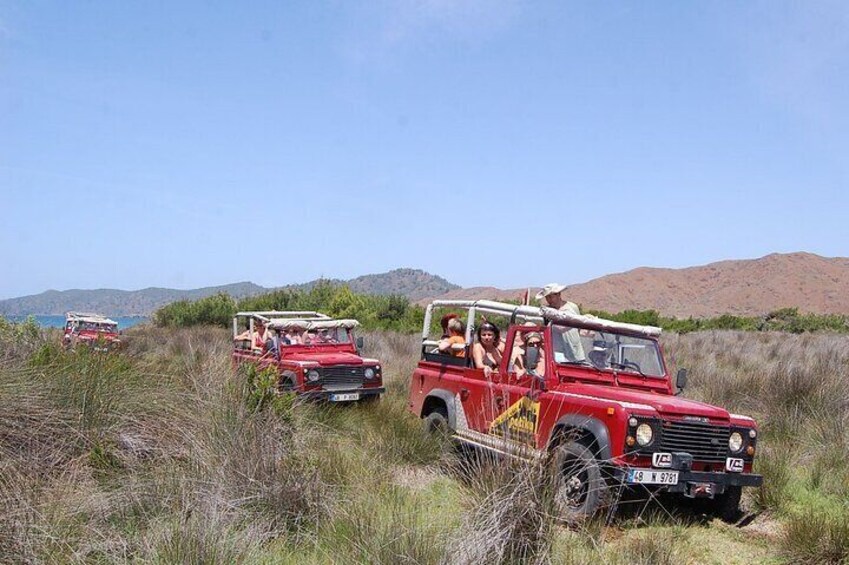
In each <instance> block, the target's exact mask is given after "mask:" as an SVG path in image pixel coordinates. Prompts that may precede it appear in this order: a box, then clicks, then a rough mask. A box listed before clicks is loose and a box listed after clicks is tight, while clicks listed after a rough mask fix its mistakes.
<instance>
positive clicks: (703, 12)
mask: <svg viewBox="0 0 849 565" xmlns="http://www.w3.org/2000/svg"><path fill="white" fill-rule="evenodd" d="M846 29H849V4H847V3H845V2H839V1H834V2H765V1H764V2H747V3H740V2H710V3H707V2H705V3H696V2H665V3H664V2H653V3H642V2H639V3H638V2H633V3H619V2H574V3H572V2H569V3H567V2H531V1H524V2H518V1H510V0H472V1H466V2H460V1H454V2H452V1H449V0H418V1H398V2H388V1H373V2H364V3H357V2H347V1H341V0H340V1H330V2H317V1H307V2H267V3H265V2H253V3H235V2H216V1H206V2H178V3H170V2H94V1H92V2H84V3H83V2H58V1H57V2H44V1H32V2H9V1H5V0H0V221H2V224H0V264H2V275H0V298H9V297H14V296H20V295H25V294H35V293H38V292H41V291H43V290H46V289H49V288H52V289H59V290H64V289H68V288H122V289H137V288H143V287H147V286H165V287H176V288H195V287H200V286H209V285H216V284H226V283H229V282H235V281H240V280H251V281H254V282H256V283H259V284H262V285H266V286H272V285H280V284H287V283H293V282H303V281H307V280H311V279H314V278H316V277H319V276H326V277H340V278H350V277H355V276H358V275H362V274H367V273H374V272H382V271H386V270H389V269H392V268H396V267H415V268H423V269H425V270H428V271H430V272H432V273H436V274H439V275H442V276H444V277H446V278H448V279H449V280H451V281H453V282H456V283H458V284H461V285H463V286H476V285H494V286H500V287H521V286H525V285H542V284H544V283H547V282H549V281H552V280H558V281H561V282H563V283H567V284H569V283H578V282H583V281H586V280H589V279H591V278H594V277H597V276H601V275H604V274H608V273H612V272H620V271H625V270H628V269H631V268H634V267H638V266H658V267H685V266H691V265H698V264H704V263H708V262H711V261H716V260H723V259H740V258H752V257H759V256H762V255H765V254H768V253H771V252H790V251H810V252H814V253H818V254H821V255H826V256H846V255H849V249H847V246H849V227H847V226H849V224H847V217H848V216H849V213H848V212H847V208H849V190H847V188H848V187H847V180H849V159H847V157H849V34H847V33H845V30H846Z"/></svg>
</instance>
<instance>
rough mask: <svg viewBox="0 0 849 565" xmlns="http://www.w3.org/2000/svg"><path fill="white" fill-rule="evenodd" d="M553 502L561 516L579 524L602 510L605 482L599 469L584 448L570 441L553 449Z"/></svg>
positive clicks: (605, 488)
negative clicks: (555, 503) (554, 501)
mask: <svg viewBox="0 0 849 565" xmlns="http://www.w3.org/2000/svg"><path fill="white" fill-rule="evenodd" d="M552 463H553V466H554V473H555V476H554V480H555V485H554V486H555V489H556V492H555V500H556V502H557V506H558V508H559V510H560V515H561V517H562V518H563V519H564V520H565V521H567V522H578V521H581V520H583V519H584V518H587V517H589V516H592V515H593V514H595V512H596V511H597V510H598V509H599V508H600V507H601V504H602V501H603V500H604V499H605V495H606V492H607V483H605V481H604V478H603V477H602V475H601V466H600V465H599V462H598V460H597V459H596V458H595V457H594V456H593V454H592V452H591V451H590V450H589V449H588V448H587V447H586V446H584V445H582V444H580V443H578V442H575V441H570V442H567V443H564V444H561V445H558V446H557V447H556V448H555V449H554V453H553V459H552Z"/></svg>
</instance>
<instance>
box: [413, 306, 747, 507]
mask: <svg viewBox="0 0 849 565" xmlns="http://www.w3.org/2000/svg"><path fill="white" fill-rule="evenodd" d="M435 309H441V311H442V312H444V311H445V310H446V309H447V310H450V311H453V312H454V313H461V315H460V318H461V319H465V320H466V328H465V351H463V350H462V344H457V345H455V346H454V351H453V352H452V351H451V349H446V348H444V347H443V349H444V350H445V353H442V352H440V351H439V347H438V345H439V343H440V342H439V341H437V340H434V339H431V338H430V337H429V330H430V326H431V320H432V319H433V315H434V310H435ZM482 315H483V316H486V317H487V318H488V320H489V321H491V322H492V321H493V320H494V319H501V320H503V324H502V325H501V329H502V330H504V329H505V328H506V336H505V337H506V341H505V346H504V352H503V356H502V359H501V362H500V365H498V366H497V367H495V368H493V369H492V370H487V371H486V373H485V371H484V369H478V368H474V364H473V363H472V360H471V350H472V346H473V341H474V339H475V323H476V318H477V317H478V316H482ZM495 323H496V326H497V325H498V322H497V321H496V322H495ZM660 331H661V330H660V328H655V327H648V326H638V325H634V324H623V323H617V322H611V321H607V320H602V319H599V318H594V317H592V316H582V315H575V314H571V313H566V312H563V311H558V310H554V309H552V308H538V307H531V306H516V305H513V304H503V303H499V302H490V301H483V300H480V301H474V302H471V301H449V300H445V301H435V302H433V303H432V304H430V305H429V306H428V307H427V310H426V313H425V322H424V331H423V334H422V339H423V344H422V357H421V361H420V362H419V364H418V367H417V368H416V369H415V372H414V373H413V376H412V381H411V383H410V400H409V408H410V410H411V411H412V412H413V413H414V414H416V415H417V416H420V417H421V418H424V419H425V420H426V422H427V426H428V428H429V429H431V430H436V429H443V430H447V431H448V432H449V433H450V434H451V435H452V437H453V438H454V439H455V440H458V441H460V442H462V443H465V444H468V445H473V446H476V447H479V448H483V449H486V450H490V451H494V452H497V453H499V454H505V455H509V456H515V457H519V458H523V459H530V460H533V459H543V458H546V459H547V460H548V461H550V462H551V463H552V465H553V468H554V469H555V470H556V471H555V472H557V473H558V478H557V482H556V483H555V484H556V489H557V501H558V505H559V506H560V508H561V511H562V513H563V515H564V517H565V518H566V519H567V520H574V519H580V518H583V517H585V516H588V515H591V514H594V513H595V512H596V511H597V510H599V508H600V507H601V506H602V505H604V504H605V503H606V502H607V501H612V498H611V496H610V495H612V493H614V492H616V491H617V490H618V489H619V488H620V487H621V488H623V489H624V488H627V489H631V490H638V491H640V492H641V493H642V494H644V495H646V496H651V495H654V494H657V493H659V492H666V493H674V494H677V495H680V496H683V497H689V498H699V499H703V500H702V501H701V502H700V504H702V505H704V506H706V507H707V508H706V509H707V510H708V511H709V512H712V513H714V514H716V515H719V516H721V517H722V518H723V519H725V520H732V519H734V518H736V517H737V516H738V515H739V502H740V494H741V489H742V487H744V486H758V485H760V484H762V482H763V477H762V476H760V475H756V474H753V473H752V462H753V459H754V455H755V450H756V443H757V435H758V432H757V426H756V424H755V422H754V420H752V419H751V418H749V417H747V416H740V415H737V414H730V413H728V412H727V411H726V410H724V409H722V408H718V407H715V406H710V405H708V404H704V403H701V402H695V401H692V400H687V399H684V398H682V397H680V396H677V394H678V393H676V390H675V388H676V387H677V388H678V389H679V392H680V389H683V387H684V386H685V384H686V371H685V370H683V369H682V370H680V371H679V372H678V375H677V379H676V383H675V386H673V382H672V379H671V378H670V375H669V374H668V372H667V368H666V364H665V362H664V359H663V353H662V350H661V347H660V345H659V343H658V341H657V338H658V336H659V335H660ZM526 344H528V345H530V346H527V345H526ZM463 354H465V356H462V357H461V356H456V355H463ZM487 374H489V375H490V376H489V377H487V376H486V375H487Z"/></svg>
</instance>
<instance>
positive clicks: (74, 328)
mask: <svg viewBox="0 0 849 565" xmlns="http://www.w3.org/2000/svg"><path fill="white" fill-rule="evenodd" d="M119 333H120V332H119V331H118V322H116V321H114V320H110V319H109V318H105V317H103V316H101V315H100V314H89V313H85V312H68V313H67V314H66V315H65V335H64V336H63V337H62V344H63V345H64V346H65V347H66V348H73V347H75V346H77V345H80V344H81V345H85V346H86V347H90V348H92V349H93V350H94V351H109V350H111V349H117V348H119V347H120V346H121V339H120V338H119V337H118V334H119Z"/></svg>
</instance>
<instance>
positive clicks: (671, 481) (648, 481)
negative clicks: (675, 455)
mask: <svg viewBox="0 0 849 565" xmlns="http://www.w3.org/2000/svg"><path fill="white" fill-rule="evenodd" d="M627 482H629V483H634V484H640V485H677V484H678V471H655V470H653V469H631V470H630V471H628V477H627Z"/></svg>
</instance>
